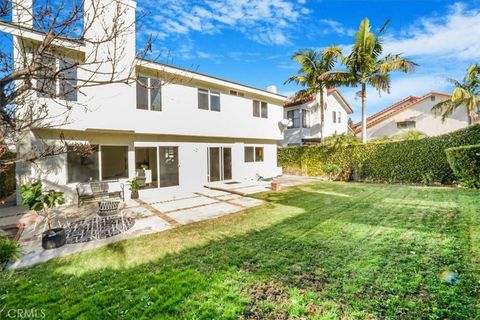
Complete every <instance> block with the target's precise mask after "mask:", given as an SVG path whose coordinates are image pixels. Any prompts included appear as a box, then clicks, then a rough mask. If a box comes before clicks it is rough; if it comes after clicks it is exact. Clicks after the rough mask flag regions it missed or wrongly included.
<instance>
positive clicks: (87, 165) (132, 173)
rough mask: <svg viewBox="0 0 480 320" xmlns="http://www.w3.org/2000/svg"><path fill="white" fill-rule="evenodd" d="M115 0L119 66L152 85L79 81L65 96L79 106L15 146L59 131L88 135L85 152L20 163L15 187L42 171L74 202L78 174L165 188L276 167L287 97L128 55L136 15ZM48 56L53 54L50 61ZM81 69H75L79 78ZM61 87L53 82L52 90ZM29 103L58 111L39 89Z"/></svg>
mask: <svg viewBox="0 0 480 320" xmlns="http://www.w3.org/2000/svg"><path fill="white" fill-rule="evenodd" d="M124 3H126V10H125V14H124V19H126V20H128V22H129V23H128V24H131V25H132V29H133V30H132V32H131V33H129V34H128V35H126V36H125V37H124V39H123V40H122V41H124V43H125V59H126V61H125V65H126V64H128V61H129V59H130V60H131V61H136V64H137V68H136V69H137V76H138V79H139V81H140V82H142V83H145V84H146V85H150V86H151V88H146V87H145V86H142V85H139V84H138V83H137V84H135V83H134V84H131V85H127V84H121V83H114V84H107V85H103V86H98V87H91V88H88V87H86V88H84V89H83V90H82V94H72V95H71V96H70V97H68V98H69V99H71V101H72V102H74V103H77V104H78V105H79V107H77V108H75V107H74V108H73V109H72V112H71V114H70V117H69V121H68V122H67V123H64V124H61V125H60V126H59V127H55V128H38V129H35V130H33V131H31V132H30V133H29V135H28V136H27V137H26V138H25V139H24V140H23V141H22V143H20V144H19V145H18V151H19V152H20V153H22V152H23V153H28V152H29V150H31V149H32V148H35V147H36V148H42V144H43V143H47V144H51V145H55V144H58V143H60V136H61V135H62V136H63V139H65V141H67V142H70V143H85V142H87V143H89V144H90V145H91V146H92V148H93V153H91V154H88V155H79V154H77V153H74V152H69V153H67V154H61V155H56V156H52V157H48V158H46V159H44V160H41V161H38V162H36V163H35V164H31V163H23V164H19V165H17V190H19V188H18V187H19V186H20V185H22V184H24V183H27V182H32V181H34V180H36V179H41V180H42V181H43V182H44V184H45V185H46V186H47V187H53V188H55V189H59V190H61V191H64V192H65V193H66V196H67V198H68V200H70V201H74V200H75V199H76V195H75V187H76V185H77V184H78V183H80V182H86V181H91V180H115V181H120V182H127V181H130V180H132V179H134V178H142V179H143V182H144V186H145V187H146V188H154V189H156V190H157V191H158V194H160V195H163V194H165V195H166V196H171V195H176V194H182V193H186V192H191V191H194V190H195V189H198V188H201V187H202V186H204V185H205V184H207V183H209V182H213V181H229V180H235V181H242V180H249V179H257V178H258V176H262V177H265V178H267V177H274V176H277V175H280V174H281V168H280V167H277V140H280V139H282V138H283V135H282V134H283V132H282V129H281V125H280V124H281V123H282V121H283V104H284V102H285V100H286V97H285V96H282V95H280V94H277V93H276V92H274V91H275V90H272V88H270V91H266V90H261V89H257V88H253V87H250V86H246V85H242V84H239V83H235V82H232V81H228V80H224V79H220V78H216V77H212V76H208V75H205V74H201V73H198V72H194V71H189V70H185V69H180V68H177V67H174V66H170V65H165V64H161V63H157V62H153V61H148V60H145V59H138V58H135V52H136V50H135V30H134V28H135V23H131V22H132V21H134V19H135V2H133V1H129V0H125V2H124ZM0 27H1V26H0ZM5 29H6V28H4V30H5ZM10 29H11V30H13V31H12V33H13V34H14V35H16V41H23V42H24V43H25V45H28V44H35V43H37V42H38V40H39V39H41V38H40V37H41V35H39V34H38V32H33V31H30V32H29V31H28V30H23V32H22V33H21V35H20V34H19V33H18V32H17V33H15V32H16V31H15V28H10ZM10 29H9V30H10ZM99 32H101V31H99ZM65 42H67V40H65ZM88 50H89V49H88V46H84V45H81V44H75V43H71V44H70V48H69V52H70V53H71V58H72V59H81V57H83V56H87V57H88V56H89V52H88ZM27 54H29V53H28V52H27ZM52 63H56V64H57V65H58V64H60V63H62V61H58V59H57V61H56V60H55V59H53V61H52ZM119 70H123V69H122V68H119ZM81 72H82V70H81V69H79V70H78V73H79V76H80V75H81V74H80V73H81ZM119 72H122V71H119ZM172 75H174V76H175V77H173V78H175V81H173V82H171V83H167V84H165V85H164V86H162V87H158V86H154V84H155V83H157V81H158V78H159V77H163V76H165V77H170V78H172V77H171V76H172ZM60 89H61V86H60V85H59V84H56V90H60ZM272 91H273V92H272ZM38 102H39V103H45V104H46V105H47V106H48V108H49V110H50V114H52V115H53V114H59V113H60V112H61V109H59V107H58V105H57V104H55V103H54V101H49V99H47V98H42V97H38ZM85 105H86V106H87V107H88V109H89V110H88V111H85V107H84V106H85ZM126 189H128V188H126ZM145 191H147V190H145ZM127 196H128V195H127ZM140 196H142V190H140Z"/></svg>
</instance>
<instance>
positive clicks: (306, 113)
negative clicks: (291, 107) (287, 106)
mask: <svg viewBox="0 0 480 320" xmlns="http://www.w3.org/2000/svg"><path fill="white" fill-rule="evenodd" d="M302 127H303V128H310V110H302Z"/></svg>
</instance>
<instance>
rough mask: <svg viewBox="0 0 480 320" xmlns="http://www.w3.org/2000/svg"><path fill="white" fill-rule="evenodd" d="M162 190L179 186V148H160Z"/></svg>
mask: <svg viewBox="0 0 480 320" xmlns="http://www.w3.org/2000/svg"><path fill="white" fill-rule="evenodd" d="M158 150H159V163H160V188H163V187H173V186H178V184H179V172H178V147H159V148H158Z"/></svg>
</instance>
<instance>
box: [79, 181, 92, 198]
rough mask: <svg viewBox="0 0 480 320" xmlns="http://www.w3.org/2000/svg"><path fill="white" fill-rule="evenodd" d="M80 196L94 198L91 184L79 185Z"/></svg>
mask: <svg viewBox="0 0 480 320" xmlns="http://www.w3.org/2000/svg"><path fill="white" fill-rule="evenodd" d="M77 190H78V194H79V195H81V196H93V192H92V187H91V186H90V183H79V184H78V185H77Z"/></svg>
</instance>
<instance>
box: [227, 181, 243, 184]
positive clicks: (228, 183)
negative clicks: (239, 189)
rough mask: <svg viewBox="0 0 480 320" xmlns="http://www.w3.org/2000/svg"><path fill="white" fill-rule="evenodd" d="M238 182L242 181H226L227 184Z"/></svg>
mask: <svg viewBox="0 0 480 320" xmlns="http://www.w3.org/2000/svg"><path fill="white" fill-rule="evenodd" d="M238 183H240V182H238V181H229V182H225V184H238Z"/></svg>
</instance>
